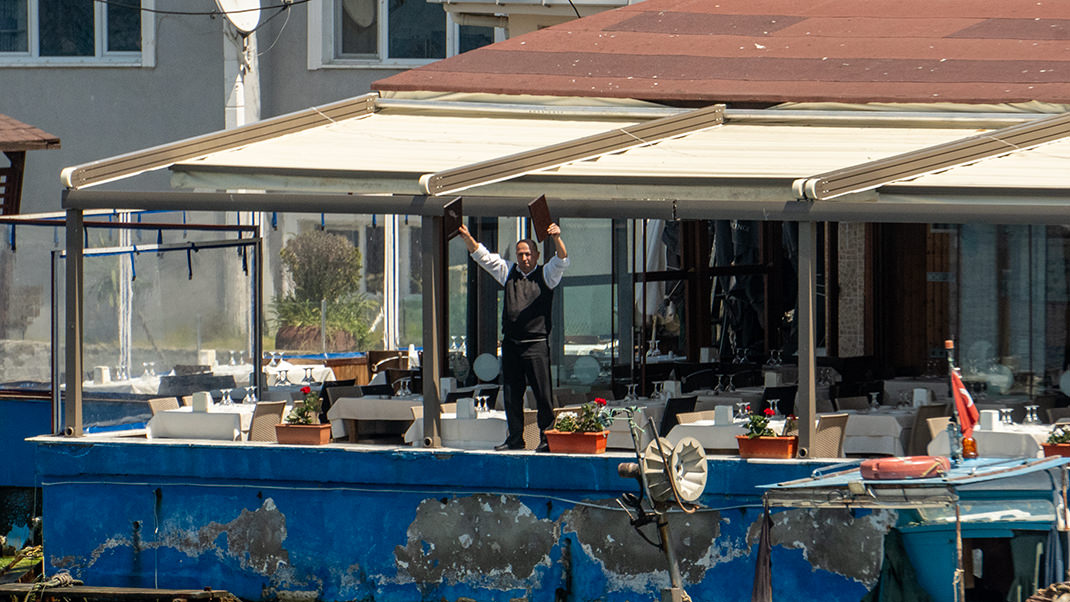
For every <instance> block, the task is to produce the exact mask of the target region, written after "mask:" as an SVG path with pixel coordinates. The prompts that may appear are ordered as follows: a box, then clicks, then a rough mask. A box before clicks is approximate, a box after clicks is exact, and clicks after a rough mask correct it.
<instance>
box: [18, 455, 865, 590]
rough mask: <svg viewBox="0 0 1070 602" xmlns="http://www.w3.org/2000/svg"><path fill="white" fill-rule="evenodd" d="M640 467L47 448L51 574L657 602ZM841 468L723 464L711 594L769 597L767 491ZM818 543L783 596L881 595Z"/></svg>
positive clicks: (689, 537)
mask: <svg viewBox="0 0 1070 602" xmlns="http://www.w3.org/2000/svg"><path fill="white" fill-rule="evenodd" d="M633 458H634V456H632V455H630V454H607V455H602V456H590V457H582V456H557V455H553V454H538V455H536V454H493V453H469V452H456V451H450V452H439V451H429V450H395V449H370V448H358V447H355V446H333V445H332V446H324V447H314V448H301V447H289V446H280V445H273V444H250V445H234V444H229V443H228V444H212V443H184V442H183V443H180V442H167V443H163V442H156V441H152V442H150V441H144V440H141V441H133V440H131V441H117V440H102V441H87V440H80V441H73V440H66V439H59V438H42V439H39V440H38V451H37V466H38V472H39V476H40V479H41V483H42V487H43V492H44V515H45V516H46V517H47V520H46V521H45V534H44V537H45V557H46V570H48V571H54V570H56V569H59V568H67V569H69V570H70V571H71V573H72V574H73V575H74V576H75V577H76V578H79V579H83V580H84V581H86V582H87V583H90V584H92V585H112V586H136V587H168V588H201V587H204V586H211V587H213V588H216V589H226V590H229V591H231V592H233V593H235V594H237V595H238V596H240V597H242V598H244V599H248V600H268V599H310V600H311V599H320V600H329V601H334V600H376V601H380V602H382V601H392V600H398V601H402V600H404V601H406V602H411V601H413V600H435V601H438V600H441V599H446V600H456V599H460V598H464V597H466V598H472V599H475V600H479V601H480V602H499V601H500V602H509V601H510V600H514V599H517V598H522V599H524V600H528V601H530V602H554V601H556V600H568V601H573V600H574V601H581V600H582V601H588V600H603V601H606V602H618V601H619V602H624V601H626V600H636V599H644V598H645V599H656V598H658V597H659V590H660V588H662V587H666V586H667V585H668V576H667V570H666V568H667V567H666V566H665V563H664V558H663V557H662V556H661V554H660V553H659V552H658V551H657V550H655V549H653V548H652V547H651V546H649V545H648V544H647V543H645V542H644V541H643V540H642V539H641V538H640V537H639V536H638V535H637V534H636V533H635V532H634V531H633V530H632V528H631V527H630V525H629V524H628V521H627V516H626V515H625V514H624V513H623V512H622V511H620V508H619V507H618V506H617V505H616V504H615V502H614V500H615V498H616V497H617V496H618V495H619V494H620V493H621V492H623V491H632V490H634V489H635V484H634V482H631V481H626V480H624V479H622V478H620V477H619V476H618V475H617V472H616V467H617V464H618V463H619V462H622V461H629V460H631V459H633ZM824 465H825V464H824V463H820V462H808V461H797V462H789V463H752V462H747V461H743V460H740V459H739V458H734V457H724V458H714V459H711V460H710V480H709V484H708V486H707V493H706V495H705V496H704V497H703V499H702V501H703V503H705V504H706V505H707V506H709V507H710V508H711V510H708V511H705V512H701V513H699V514H697V515H692V516H685V515H682V514H681V515H679V516H676V515H674V516H673V517H672V528H673V530H674V531H673V536H674V538H675V539H676V540H677V547H676V549H677V553H678V555H679V556H680V560H681V572H682V573H683V575H684V578H685V581H686V587H687V590H688V592H689V593H690V595H691V596H692V598H693V599H696V600H705V601H709V602H716V601H718V600H740V599H745V598H746V597H747V596H748V595H749V593H750V588H751V581H752V579H753V571H754V568H753V566H754V556H753V554H754V549H755V546H754V542H753V541H751V540H750V539H749V533H750V528H751V525H752V524H753V523H754V522H755V521H756V520H757V519H758V517H759V515H760V511H761V509H760V507H759V495H760V494H759V492H758V491H757V490H756V489H755V488H754V485H755V484H758V483H767V482H771V481H783V480H788V479H794V478H800V477H803V476H808V475H809V474H810V473H811V471H812V470H813V469H815V468H817V467H819V466H824ZM87 513H91V517H92V520H86V519H87ZM796 518H798V517H796ZM804 522H805V521H804ZM870 522H872V521H870ZM859 526H860V528H866V524H865V523H859ZM648 528H649V527H648ZM785 528H786V529H787V530H788V532H787V533H786V534H785V537H788V538H791V537H792V531H791V530H792V529H794V527H793V526H792V523H791V521H788V522H786V523H785ZM802 532H805V529H800V530H799V531H796V533H802ZM872 534H873V535H876V536H877V537H878V538H879V537H880V536H881V535H882V534H881V533H880V532H879V529H876V530H874V532H873V533H872ZM810 547H811V542H807V541H796V540H794V539H792V540H791V543H790V545H780V546H777V547H776V548H775V549H774V553H773V561H774V567H775V569H776V575H777V576H776V583H777V586H775V589H776V590H777V591H776V594H775V598H776V599H777V600H789V599H796V598H797V597H798V596H797V592H798V591H820V592H822V599H823V600H831V601H838V600H843V601H847V600H851V601H852V602H853V601H854V600H857V599H859V598H860V597H861V596H862V595H863V594H864V593H865V592H866V590H867V587H866V585H865V584H864V583H863V582H864V579H862V580H860V579H859V578H858V575H853V574H841V573H837V572H836V571H834V570H829V569H828V567H827V566H824V565H828V564H832V565H835V564H836V562H837V561H836V558H835V554H836V552H822V553H820V554H815V553H814V550H812V549H810ZM878 549H879V547H878ZM808 557H810V558H820V559H821V563H824V565H823V566H818V565H817V564H815V563H814V561H812V560H809V559H808ZM859 562H860V563H861V564H863V565H864V564H865V561H864V559H863V560H858V561H856V564H858V563H859ZM871 562H879V558H874V559H872V560H871ZM865 568H866V570H867V571H868V570H872V567H871V566H866V567H865ZM780 584H786V585H787V587H785V588H780V587H779V585H780ZM798 588H802V589H801V590H800V589H798Z"/></svg>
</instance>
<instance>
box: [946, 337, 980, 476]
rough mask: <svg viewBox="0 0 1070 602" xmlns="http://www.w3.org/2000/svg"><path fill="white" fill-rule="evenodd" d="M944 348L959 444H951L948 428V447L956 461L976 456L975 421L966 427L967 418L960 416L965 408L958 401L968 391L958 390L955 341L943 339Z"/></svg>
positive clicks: (960, 384) (959, 379)
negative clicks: (952, 451) (953, 452)
mask: <svg viewBox="0 0 1070 602" xmlns="http://www.w3.org/2000/svg"><path fill="white" fill-rule="evenodd" d="M944 349H945V350H946V351H947V373H948V378H949V379H950V380H951V400H952V403H954V404H955V411H954V413H953V414H952V417H953V418H954V420H953V422H955V423H956V425H957V427H958V428H957V429H955V431H956V432H955V436H956V439H958V440H959V441H958V443H959V445H953V444H952V441H951V440H950V435H951V429H949V430H948V436H949V439H948V447H949V448H951V449H952V450H955V452H957V453H955V454H954V456H955V458H954V459H955V462H956V463H957V462H958V461H960V460H961V459H962V458H976V457H977V441H975V440H974V438H973V426H974V422H975V421H971V422H970V425H969V428H968V429H967V428H965V424H964V423H965V421H966V420H967V419H968V418H967V417H963V416H962V412H963V410H965V409H966V408H965V407H963V404H962V403H960V398H961V397H962V396H963V395H969V393H967V392H965V391H961V390H960V389H963V385H962V379H961V378H956V377H957V374H956V372H957V371H958V368H956V367H955V341H952V340H951V339H947V340H946V341H944ZM969 402H970V405H972V404H973V402H972V400H969ZM967 431H968V432H967ZM959 454H961V456H960V455H959Z"/></svg>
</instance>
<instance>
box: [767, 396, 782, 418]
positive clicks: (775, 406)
mask: <svg viewBox="0 0 1070 602" xmlns="http://www.w3.org/2000/svg"><path fill="white" fill-rule="evenodd" d="M779 406H780V400H779V399H770V400H769V409H770V410H773V415H774V416H775V415H777V414H779V413H780V407H779Z"/></svg>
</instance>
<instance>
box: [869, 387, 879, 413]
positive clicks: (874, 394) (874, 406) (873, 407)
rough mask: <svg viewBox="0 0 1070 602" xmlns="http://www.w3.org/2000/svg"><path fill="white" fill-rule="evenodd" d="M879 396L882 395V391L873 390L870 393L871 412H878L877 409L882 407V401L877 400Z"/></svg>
mask: <svg viewBox="0 0 1070 602" xmlns="http://www.w3.org/2000/svg"><path fill="white" fill-rule="evenodd" d="M879 396H880V393H878V392H876V391H871V392H870V393H869V410H870V411H871V412H876V411H877V410H879V409H880V408H881V402H880V401H878V400H877V398H878V397H879Z"/></svg>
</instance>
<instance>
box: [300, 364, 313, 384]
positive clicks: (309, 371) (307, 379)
mask: <svg viewBox="0 0 1070 602" xmlns="http://www.w3.org/2000/svg"><path fill="white" fill-rule="evenodd" d="M314 382H316V381H314V380H313V379H312V368H311V367H307V368H305V377H304V378H302V379H301V384H303V385H311V384H312V383H314Z"/></svg>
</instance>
